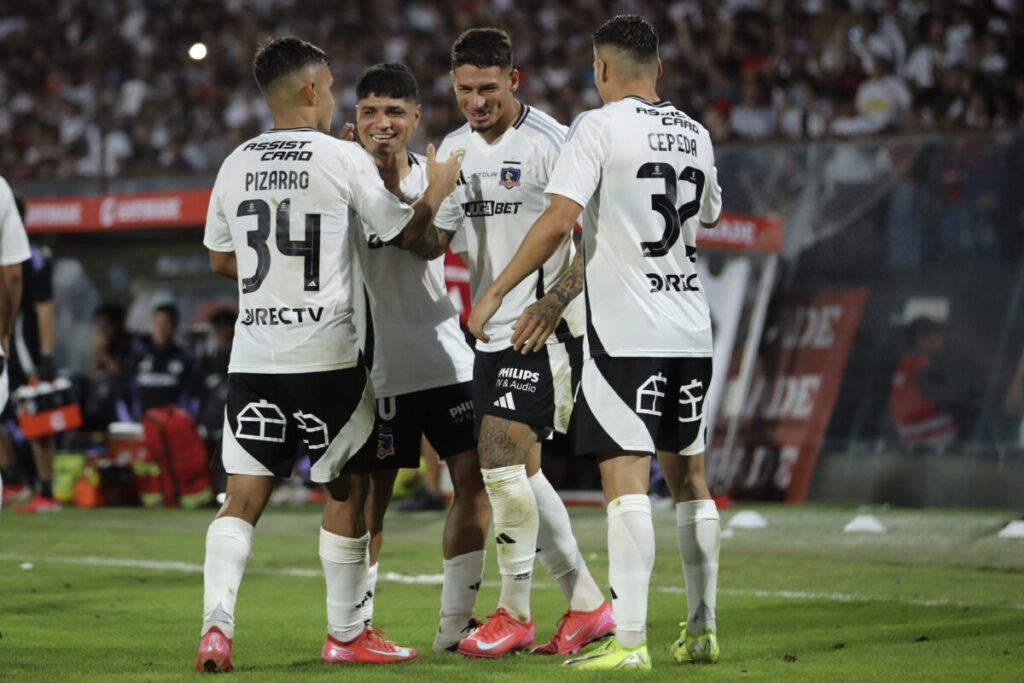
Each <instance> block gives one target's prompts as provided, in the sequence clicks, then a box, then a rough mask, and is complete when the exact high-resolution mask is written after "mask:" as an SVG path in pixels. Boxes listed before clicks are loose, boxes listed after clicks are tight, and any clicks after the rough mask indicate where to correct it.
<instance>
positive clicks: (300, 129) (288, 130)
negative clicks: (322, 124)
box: [267, 126, 320, 133]
mask: <svg viewBox="0 0 1024 683" xmlns="http://www.w3.org/2000/svg"><path fill="white" fill-rule="evenodd" d="M307 130H308V131H309V132H311V133H319V132H320V131H319V130H317V129H316V128H311V127H310V126H299V127H297V128H271V129H270V130H268V131H267V132H268V133H299V132H304V131H307Z"/></svg>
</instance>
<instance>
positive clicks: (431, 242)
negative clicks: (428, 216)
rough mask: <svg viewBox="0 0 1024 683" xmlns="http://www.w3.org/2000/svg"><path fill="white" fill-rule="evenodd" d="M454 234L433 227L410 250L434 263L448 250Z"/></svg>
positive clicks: (425, 231) (424, 232)
mask: <svg viewBox="0 0 1024 683" xmlns="http://www.w3.org/2000/svg"><path fill="white" fill-rule="evenodd" d="M453 234H454V233H452V231H450V230H442V229H441V228H439V227H437V226H436V225H431V226H430V227H428V228H427V229H426V230H424V231H423V234H422V235H420V238H419V239H418V240H416V242H415V244H413V245H412V246H411V247H410V248H409V249H410V251H412V252H413V253H415V254H419V255H420V256H422V257H423V258H425V259H427V260H428V261H433V260H434V259H436V258H437V257H438V256H440V255H441V254H443V253H444V252H445V251H447V250H448V245H449V244H450V243H451V241H452V235H453Z"/></svg>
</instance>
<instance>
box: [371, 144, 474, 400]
mask: <svg viewBox="0 0 1024 683" xmlns="http://www.w3.org/2000/svg"><path fill="white" fill-rule="evenodd" d="M409 163H410V165H411V168H410V170H409V173H408V175H406V176H405V177H404V178H402V185H401V191H402V195H403V196H404V198H405V200H406V201H407V202H410V203H411V202H414V201H416V200H417V199H419V198H420V197H422V196H423V193H424V192H425V191H426V189H427V185H428V183H427V159H426V157H423V156H420V155H418V154H410V155H409ZM427 229H428V230H430V229H431V228H427ZM370 232H372V231H370ZM352 239H353V240H355V244H356V250H357V252H358V254H359V258H360V263H361V265H362V273H363V277H364V278H365V282H366V288H367V291H368V293H369V298H370V314H371V320H372V324H373V344H374V349H373V371H372V373H371V375H370V377H371V379H372V381H373V390H374V393H375V394H376V396H377V397H378V398H381V397H387V396H396V395H399V394H407V393H410V392H413V391H422V390H424V389H433V388H435V387H443V386H447V385H449V384H457V383H459V382H468V381H469V380H471V379H472V378H473V350H472V349H471V348H470V347H469V344H467V343H466V337H465V335H463V334H462V329H461V328H460V327H459V314H458V313H457V312H456V311H455V305H454V304H453V303H452V300H451V299H449V298H448V289H447V287H445V283H444V258H436V259H433V260H432V261H427V260H426V259H424V258H423V257H422V256H419V255H418V254H414V253H413V252H411V251H406V250H404V249H398V248H397V247H389V246H387V245H386V244H384V242H383V241H382V240H381V239H380V238H379V237H377V235H375V234H371V235H370V236H369V237H366V236H365V235H364V232H360V231H353V232H352Z"/></svg>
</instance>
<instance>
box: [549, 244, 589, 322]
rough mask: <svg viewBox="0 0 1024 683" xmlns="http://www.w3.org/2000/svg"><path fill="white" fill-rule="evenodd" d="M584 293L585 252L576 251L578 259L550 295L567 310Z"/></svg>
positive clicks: (575, 259) (573, 261) (570, 265)
mask: <svg viewBox="0 0 1024 683" xmlns="http://www.w3.org/2000/svg"><path fill="white" fill-rule="evenodd" d="M582 291H583V250H582V249H579V250H577V251H576V257H575V258H573V260H572V263H570V264H569V269H568V270H567V271H565V272H564V273H563V274H562V277H560V278H558V282H556V283H555V285H554V286H553V287H552V288H551V291H550V292H548V293H549V294H551V295H553V296H554V297H555V298H556V299H558V303H560V304H561V305H562V308H565V307H566V306H568V305H569V302H570V301H572V300H573V299H575V298H576V297H577V296H578V295H579V293H580V292H582Z"/></svg>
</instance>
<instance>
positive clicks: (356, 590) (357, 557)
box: [320, 527, 370, 643]
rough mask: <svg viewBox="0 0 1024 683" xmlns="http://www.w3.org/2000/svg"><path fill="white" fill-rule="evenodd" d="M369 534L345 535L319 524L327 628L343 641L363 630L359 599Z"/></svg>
mask: <svg viewBox="0 0 1024 683" xmlns="http://www.w3.org/2000/svg"><path fill="white" fill-rule="evenodd" d="M369 544H370V534H369V533H365V534H363V535H362V536H361V537H360V538H348V537H347V536H340V535H338V534H332V533H331V532H330V531H328V530H327V529H324V528H323V527H321V528H320V562H321V563H322V564H323V566H324V579H326V581H327V632H328V633H330V634H331V635H332V636H334V637H335V638H337V639H338V640H340V641H341V642H343V643H347V642H349V641H350V640H352V639H354V638H355V637H356V636H358V635H359V634H360V633H362V632H363V628H364V626H363V619H362V612H361V610H360V603H361V602H362V600H363V586H364V585H365V579H366V572H367V569H368V567H367V565H368V564H369V560H368V559H367V554H366V549H367V547H368V546H369Z"/></svg>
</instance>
